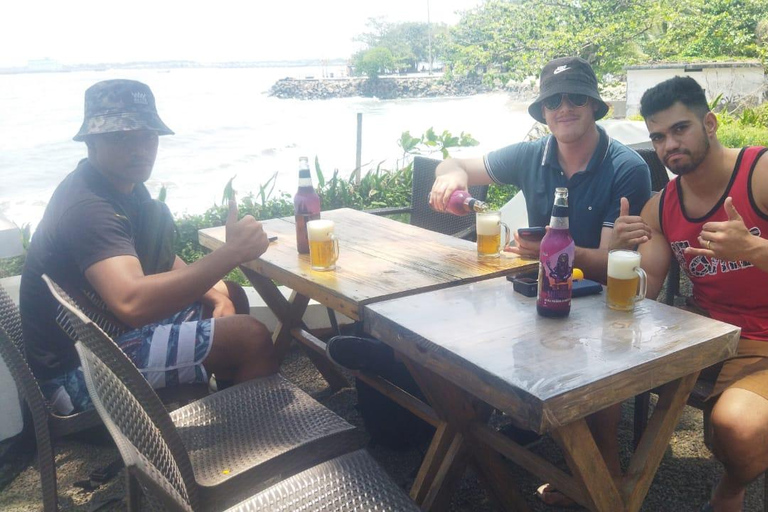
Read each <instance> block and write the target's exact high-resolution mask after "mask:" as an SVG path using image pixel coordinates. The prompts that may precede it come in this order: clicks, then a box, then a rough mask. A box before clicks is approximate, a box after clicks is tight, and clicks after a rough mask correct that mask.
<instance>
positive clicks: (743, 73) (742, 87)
mask: <svg viewBox="0 0 768 512" xmlns="http://www.w3.org/2000/svg"><path fill="white" fill-rule="evenodd" d="M625 70H626V71H627V115H628V116H632V115H635V114H639V113H640V98H641V97H642V96H643V93H644V92H645V91H646V90H648V89H650V88H651V87H653V86H654V85H656V84H658V83H660V82H663V81H664V80H667V79H669V78H672V77H674V76H690V77H692V78H693V79H695V80H696V81H697V82H699V84H700V85H701V86H702V87H703V88H704V91H705V92H706V94H707V99H708V100H710V101H711V100H712V99H714V98H715V97H717V96H718V95H719V94H722V95H723V99H724V100H726V101H733V100H735V101H742V100H746V101H747V102H748V103H751V104H753V105H756V104H759V103H761V102H762V101H763V94H764V93H765V91H766V80H765V70H764V69H763V66H762V65H761V64H760V63H759V62H757V61H745V62H698V63H692V64H683V63H664V64H648V65H642V66H628V67H626V68H625Z"/></svg>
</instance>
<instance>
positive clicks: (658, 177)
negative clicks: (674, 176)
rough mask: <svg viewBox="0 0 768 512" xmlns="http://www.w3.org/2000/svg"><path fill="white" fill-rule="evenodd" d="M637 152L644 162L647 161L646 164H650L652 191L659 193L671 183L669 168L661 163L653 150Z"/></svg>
mask: <svg viewBox="0 0 768 512" xmlns="http://www.w3.org/2000/svg"><path fill="white" fill-rule="evenodd" d="M635 151H637V154H638V155H640V156H641V157H643V160H645V163H647V164H648V168H649V169H650V170H651V190H653V191H654V192H659V191H660V190H661V189H663V188H664V187H665V186H666V185H667V183H669V174H667V168H666V167H664V164H663V163H661V160H659V157H658V155H656V151H654V150H653V149H636V150H635Z"/></svg>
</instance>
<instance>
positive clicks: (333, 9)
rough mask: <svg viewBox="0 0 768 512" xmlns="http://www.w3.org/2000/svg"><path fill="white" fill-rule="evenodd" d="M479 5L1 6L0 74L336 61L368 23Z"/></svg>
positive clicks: (91, 0) (452, 15) (435, 17)
mask: <svg viewBox="0 0 768 512" xmlns="http://www.w3.org/2000/svg"><path fill="white" fill-rule="evenodd" d="M481 1H482V0H377V1H371V0H325V1H318V0H255V1H254V0H251V1H244V0H209V1H206V2H201V1H198V0H186V1H179V0H130V1H125V2H111V1H109V0H69V1H66V0H65V1H62V0H11V2H6V3H5V4H6V5H4V6H3V16H2V17H0V49H2V50H0V67H16V66H24V65H26V63H27V61H28V60H32V59H43V58H49V59H53V60H56V61H59V62H60V63H62V64H85V63H100V62H113V63H117V62H130V61H162V60H193V61H198V62H203V63H206V62H227V61H270V60H297V59H307V58H310V59H315V58H319V59H332V58H346V57H348V56H350V55H351V54H352V53H353V52H354V51H356V50H357V49H358V48H359V44H357V43H354V42H353V41H352V38H353V37H354V36H356V35H357V34H360V33H362V32H365V31H366V21H367V20H368V19H369V18H371V17H385V18H386V19H387V20H388V21H391V22H401V21H422V22H426V21H427V9H428V8H429V17H430V20H431V21H432V22H435V23H437V22H443V23H449V24H453V23H455V22H456V21H458V19H459V16H458V15H457V14H456V11H461V10H466V9H470V8H472V7H474V6H476V5H478V4H479V3H480V2H481Z"/></svg>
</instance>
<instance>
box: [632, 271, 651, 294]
mask: <svg viewBox="0 0 768 512" xmlns="http://www.w3.org/2000/svg"><path fill="white" fill-rule="evenodd" d="M635 273H636V274H637V275H638V277H639V278H640V282H639V283H638V285H637V287H638V291H637V296H636V297H635V302H637V301H639V300H643V299H644V298H645V292H646V288H647V285H648V279H647V276H646V275H645V270H643V269H641V268H640V267H635Z"/></svg>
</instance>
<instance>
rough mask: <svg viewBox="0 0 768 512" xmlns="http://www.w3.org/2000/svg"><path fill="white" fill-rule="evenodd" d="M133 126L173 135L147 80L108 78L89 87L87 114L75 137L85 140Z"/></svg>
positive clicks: (86, 98) (86, 92)
mask: <svg viewBox="0 0 768 512" xmlns="http://www.w3.org/2000/svg"><path fill="white" fill-rule="evenodd" d="M131 130H153V131H156V132H157V134H158V135H173V132H172V131H171V129H170V128H168V127H167V126H166V125H165V123H163V121H162V120H161V119H160V116H159V115H157V108H156V107H155V97H154V95H153V94H152V91H151V90H150V89H149V87H148V86H147V85H146V84H143V83H141V82H136V81H135V80H105V81H103V82H98V83H96V84H94V85H92V86H90V87H89V88H88V89H87V90H86V91H85V118H84V120H83V125H82V126H81V127H80V131H79V132H77V135H75V136H74V137H73V139H74V140H77V141H83V140H85V137H86V135H94V134H98V133H110V132H124V131H131Z"/></svg>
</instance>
